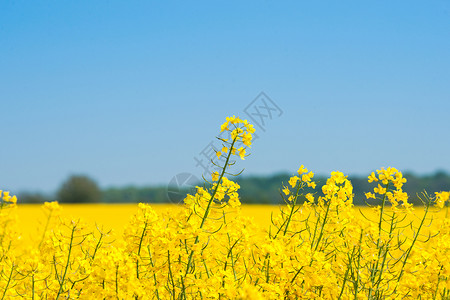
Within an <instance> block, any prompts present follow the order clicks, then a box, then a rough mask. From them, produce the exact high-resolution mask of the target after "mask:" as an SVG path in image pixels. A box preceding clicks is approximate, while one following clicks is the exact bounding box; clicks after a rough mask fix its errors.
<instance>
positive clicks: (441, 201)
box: [434, 192, 450, 208]
mask: <svg viewBox="0 0 450 300" xmlns="http://www.w3.org/2000/svg"><path fill="white" fill-rule="evenodd" d="M434 194H435V205H436V206H437V207H439V208H443V207H444V205H445V202H447V201H448V199H449V198H450V192H435V193H434Z"/></svg>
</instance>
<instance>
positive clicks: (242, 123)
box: [216, 116, 255, 159]
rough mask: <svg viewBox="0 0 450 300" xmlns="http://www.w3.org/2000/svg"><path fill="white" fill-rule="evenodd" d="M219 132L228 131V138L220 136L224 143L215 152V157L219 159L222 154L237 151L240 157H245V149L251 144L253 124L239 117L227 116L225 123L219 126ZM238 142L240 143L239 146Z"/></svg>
mask: <svg viewBox="0 0 450 300" xmlns="http://www.w3.org/2000/svg"><path fill="white" fill-rule="evenodd" d="M220 132H221V133H222V132H228V133H229V138H226V139H225V138H220V140H221V141H222V142H223V143H224V145H223V147H222V150H221V151H217V152H216V155H217V157H218V158H219V159H220V158H221V157H222V156H224V155H226V156H227V153H229V155H230V154H231V155H236V152H237V154H238V155H239V157H240V158H241V159H245V156H246V149H247V147H251V145H252V138H253V137H252V134H253V133H254V132H255V128H253V125H252V124H250V123H248V121H247V120H241V119H240V118H239V117H235V116H232V117H227V118H226V121H225V123H223V124H222V126H220ZM238 143H241V144H242V146H241V147H239V148H238ZM229 155H228V156H227V158H228V157H229Z"/></svg>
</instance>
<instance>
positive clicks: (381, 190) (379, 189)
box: [373, 184, 386, 195]
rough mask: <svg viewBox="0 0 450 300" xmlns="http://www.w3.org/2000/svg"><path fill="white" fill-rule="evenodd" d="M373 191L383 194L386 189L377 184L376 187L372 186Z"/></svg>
mask: <svg viewBox="0 0 450 300" xmlns="http://www.w3.org/2000/svg"><path fill="white" fill-rule="evenodd" d="M373 191H374V192H375V193H377V194H380V195H383V194H386V189H385V188H384V187H382V186H381V185H380V184H378V187H376V188H374V189H373Z"/></svg>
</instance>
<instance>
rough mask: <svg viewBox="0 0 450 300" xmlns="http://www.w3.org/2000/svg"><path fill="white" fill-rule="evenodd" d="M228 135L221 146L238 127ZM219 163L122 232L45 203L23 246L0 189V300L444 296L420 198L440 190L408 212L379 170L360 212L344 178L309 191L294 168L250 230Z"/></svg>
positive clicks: (441, 257)
mask: <svg viewBox="0 0 450 300" xmlns="http://www.w3.org/2000/svg"><path fill="white" fill-rule="evenodd" d="M236 124H244V127H245V128H252V127H251V126H250V125H246V124H247V123H244V122H243V121H242V122H241V121H240V120H239V121H236V118H229V119H227V122H226V123H225V124H224V125H222V128H223V130H229V129H228V128H229V127H232V126H235V125H236ZM236 128H239V127H234V129H232V130H236ZM235 132H237V134H236V135H234V138H233V142H236V141H237V139H238V137H240V138H241V137H242V138H243V134H244V133H243V132H238V131H235ZM249 132H250V130H249V131H248V133H249ZM233 142H232V143H233ZM227 151H228V152H227V153H228V154H230V153H231V152H230V151H232V150H230V149H227ZM228 157H229V155H228ZM226 168H227V163H225V164H224V166H223V169H222V171H221V172H215V173H213V174H211V181H205V185H204V186H203V187H197V190H196V193H195V195H187V197H186V199H185V205H184V209H183V210H181V211H179V212H178V211H176V212H171V213H166V214H161V215H158V214H157V213H156V212H155V211H154V210H153V209H152V207H151V206H150V205H148V204H139V206H138V210H137V213H136V214H135V215H134V216H133V218H132V219H131V220H130V222H129V225H128V226H127V227H126V228H125V230H124V234H123V237H117V236H115V235H114V234H113V233H111V232H109V231H105V230H103V229H102V228H100V227H97V228H91V227H89V226H87V225H86V224H84V223H83V222H82V221H80V220H77V219H66V218H63V217H61V215H60V210H61V208H60V206H59V205H58V204H57V203H56V202H53V203H46V204H45V205H44V208H45V211H46V212H47V217H48V218H47V221H46V223H44V224H45V226H43V228H41V232H40V234H38V235H36V236H35V240H33V241H31V242H30V241H27V244H30V243H31V246H26V245H23V240H21V239H20V236H21V235H20V233H19V232H18V230H17V222H15V219H16V218H15V209H14V208H15V202H16V201H15V200H16V198H15V197H14V196H10V195H9V193H8V192H3V193H1V192H0V196H1V197H2V198H1V210H0V212H1V213H0V299H15V298H25V299H449V298H450V262H449V260H448V257H449V254H450V219H449V218H445V219H441V220H438V221H437V222H435V225H434V226H433V227H428V226H429V224H430V221H431V219H432V218H433V217H432V215H431V214H432V213H433V208H432V206H431V204H432V203H434V204H435V206H436V207H441V208H442V207H444V206H445V205H446V203H447V202H448V201H449V193H448V192H439V193H436V194H435V195H434V196H433V197H430V196H428V195H427V194H424V195H423V200H424V202H425V207H424V210H423V214H422V215H421V217H418V218H412V219H411V218H409V217H408V216H409V215H408V213H410V206H409V205H405V203H407V202H405V201H406V200H407V196H405V195H403V194H402V193H403V192H402V190H401V188H402V185H403V183H404V182H405V179H404V178H403V176H402V174H401V173H400V172H399V171H397V170H396V169H394V168H388V169H381V170H378V171H377V175H375V173H372V174H371V175H370V176H369V181H371V182H376V183H377V184H379V185H377V187H376V190H375V189H374V192H375V193H377V196H375V194H372V193H370V195H373V196H374V197H375V198H376V199H377V200H379V201H380V206H379V207H376V209H375V210H374V213H373V214H372V215H368V216H365V215H360V214H359V213H358V211H357V210H355V209H354V208H353V197H354V195H353V187H352V184H351V182H350V181H349V180H348V178H347V176H345V175H344V174H343V173H342V172H332V173H331V175H330V177H329V178H328V179H327V180H326V182H325V183H323V184H322V185H321V188H320V189H318V190H319V191H320V192H321V194H319V192H314V193H312V192H311V191H312V190H313V189H314V188H315V187H316V184H318V183H315V182H314V181H312V179H313V177H314V173H313V172H309V171H308V169H306V168H305V167H304V166H303V165H302V166H301V167H300V168H299V170H298V172H297V175H295V176H292V177H291V178H290V180H289V184H288V186H283V187H282V193H280V194H281V195H282V197H283V199H284V200H285V202H286V205H284V206H281V207H280V212H279V213H278V214H274V215H273V216H272V218H271V221H272V224H271V225H270V226H269V228H259V227H256V226H255V225H254V224H253V222H252V220H251V219H248V218H246V217H244V216H243V215H241V212H240V210H239V209H238V207H239V205H240V201H239V194H238V190H239V185H238V184H237V183H235V182H233V181H231V180H229V179H228V178H227V177H225V176H224V174H225V173H226V172H225V169H226ZM389 193H391V194H389ZM400 202H401V203H403V204H402V205H403V206H400V205H398V203H400ZM430 215H431V216H430Z"/></svg>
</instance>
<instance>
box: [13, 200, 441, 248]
mask: <svg viewBox="0 0 450 300" xmlns="http://www.w3.org/2000/svg"><path fill="white" fill-rule="evenodd" d="M150 206H151V207H152V208H153V209H154V210H155V212H156V213H157V214H159V215H161V214H171V213H172V214H173V213H174V214H178V213H179V212H180V211H181V210H183V209H184V206H183V205H174V204H150ZM281 208H282V206H279V205H245V204H243V205H242V206H241V213H242V215H243V216H245V217H248V218H250V221H251V222H252V223H253V224H255V225H257V226H258V227H259V228H260V229H261V230H268V229H269V226H270V225H271V214H276V213H278V212H279V211H280V209H281ZM354 210H355V215H356V216H359V217H360V218H363V214H364V215H365V216H371V217H373V215H374V211H373V209H370V208H369V207H367V206H363V207H354ZM137 211H138V205H137V204H64V205H62V206H61V212H60V215H61V216H62V217H64V218H70V219H74V220H77V219H81V220H83V221H84V222H86V223H87V224H88V225H89V226H90V227H96V226H98V227H100V228H104V229H105V230H112V231H113V232H114V233H115V234H116V235H117V236H119V237H120V236H122V234H123V231H124V229H125V227H126V226H127V225H128V223H129V222H130V221H131V219H132V217H133V216H134V215H135V214H136V213H137ZM423 212H424V211H423V208H420V207H419V208H417V209H416V210H415V212H414V214H412V215H409V216H408V220H411V221H414V222H417V221H418V220H420V219H421V218H422V216H423ZM445 215H446V210H439V211H437V212H436V213H435V214H434V217H435V218H436V219H437V220H442V219H444V218H445ZM17 216H18V228H19V232H21V233H22V238H23V239H24V243H27V242H30V241H31V240H32V239H33V236H35V235H36V234H37V233H39V232H40V231H42V229H43V227H44V226H45V222H46V217H47V211H46V209H45V207H44V206H43V205H39V204H21V205H18V207H17ZM435 226H436V222H433V223H431V228H433V227H435Z"/></svg>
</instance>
